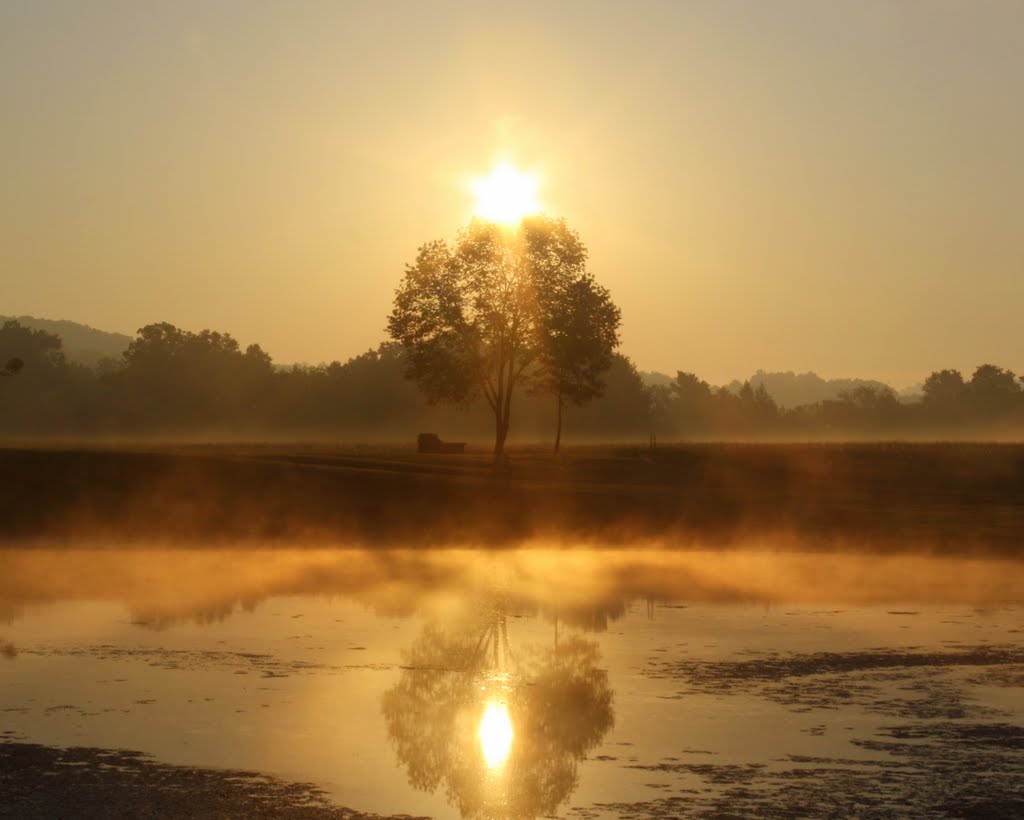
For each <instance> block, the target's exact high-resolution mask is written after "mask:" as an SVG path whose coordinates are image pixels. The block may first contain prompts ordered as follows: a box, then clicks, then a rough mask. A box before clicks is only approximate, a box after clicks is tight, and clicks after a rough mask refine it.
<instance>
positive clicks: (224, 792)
mask: <svg viewBox="0 0 1024 820" xmlns="http://www.w3.org/2000/svg"><path fill="white" fill-rule="evenodd" d="M0 794H2V795H3V800H2V803H0V817H18V818H24V820H28V819H29V818H50V817H81V818H121V817H136V818H150V817H151V818H163V817H194V818H223V817H250V818H271V817H273V818H284V820H383V818H381V817H380V815H375V814H361V813H359V812H357V811H353V810H351V809H347V808H342V807H340V806H335V805H333V804H331V803H330V802H329V801H328V800H327V799H326V798H325V797H324V795H323V793H322V792H321V791H319V790H318V789H317V788H315V787H314V786H311V785H308V784H305V783H287V782H284V781H281V780H277V779H275V778H272V777H269V776H267V775H263V774H258V773H256V772H245V771H235V770H230V769H223V770H222V769H202V768H191V767H187V766H170V765H167V764H165V763H159V762H157V761H155V760H153V759H152V758H150V757H147V756H146V755H143V754H140V753H139V752H132V751H124V750H121V749H90V748H81V747H75V748H69V749H59V748H52V747H49V746H39V745H36V744H32V743H15V742H11V741H4V742H0ZM402 817H404V818H406V820H412V818H407V817H406V816H405V815H402Z"/></svg>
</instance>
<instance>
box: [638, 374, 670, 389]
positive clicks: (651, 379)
mask: <svg viewBox="0 0 1024 820" xmlns="http://www.w3.org/2000/svg"><path fill="white" fill-rule="evenodd" d="M639 375H640V381H642V382H643V383H644V386H645V387H654V386H656V385H659V386H661V387H667V386H668V385H670V384H672V382H674V381H675V378H674V377H673V376H669V375H666V374H665V373H659V372H658V371H657V370H641V371H639Z"/></svg>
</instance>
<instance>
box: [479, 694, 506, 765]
mask: <svg viewBox="0 0 1024 820" xmlns="http://www.w3.org/2000/svg"><path fill="white" fill-rule="evenodd" d="M479 734H480V748H481V750H482V751H483V753H484V763H485V764H487V768H488V769H498V768H501V767H502V766H503V765H505V761H506V760H507V759H508V754H509V752H510V751H511V749H512V737H513V735H514V732H513V731H512V719H511V718H510V717H509V715H508V706H506V705H505V704H504V703H495V702H494V701H491V702H490V703H488V704H487V708H486V709H485V710H484V716H483V718H481V720H480V732H479Z"/></svg>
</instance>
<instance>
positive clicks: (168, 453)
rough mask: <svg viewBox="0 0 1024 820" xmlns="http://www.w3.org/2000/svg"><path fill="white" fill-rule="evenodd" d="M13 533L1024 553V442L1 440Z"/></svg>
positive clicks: (1, 471) (4, 507) (1, 481)
mask: <svg viewBox="0 0 1024 820" xmlns="http://www.w3.org/2000/svg"><path fill="white" fill-rule="evenodd" d="M0 538H2V539H4V540H7V541H24V540H32V539H47V540H52V539H67V540H74V541H80V540H89V541H96V540H106V539H116V540H117V541H118V543H121V544H123V543H125V542H128V541H146V540H158V541H161V542H182V543H189V544H194V543H196V542H214V541H252V542H277V541H283V540H287V541H289V542H292V543H294V542H297V541H303V540H307V541H310V542H317V543H325V542H335V541H337V542H349V543H352V542H358V543H363V544H367V543H370V544H372V543H381V544H388V545H396V546H418V545H424V546H429V545H441V544H445V545H446V544H458V545H473V546H486V545H512V544H517V543H522V542H524V541H529V540H531V539H544V540H549V541H553V542H556V543H560V542H565V543H576V542H587V541H590V542H601V543H629V542H631V541H637V540H656V541H664V542H665V543H667V544H673V545H675V544H688V543H727V542H729V541H732V540H739V539H750V538H757V539H779V540H780V541H785V542H786V543H787V544H790V545H791V544H793V543H800V542H808V543H810V544H812V545H813V546H815V547H816V548H820V547H822V546H828V545H829V544H832V543H837V544H838V543H840V542H842V543H847V542H852V543H855V544H857V545H861V546H870V545H878V546H881V547H885V546H887V545H892V544H896V545H898V546H899V547H901V548H918V547H923V548H927V549H934V550H941V551H960V550H963V549H971V548H975V547H981V548H984V549H986V550H989V551H993V552H999V553H1004V554H1007V553H1012V554H1016V553H1018V552H1019V551H1020V549H1021V545H1022V544H1024V445H1006V444H1003V445H993V444H849V445H837V444H821V445H735V444H706V445H688V446H674V447H661V448H657V449H647V448H634V447H604V448H592V449H581V450H576V451H573V452H572V453H571V454H569V455H567V456H564V457H561V458H556V457H553V456H552V455H551V454H550V453H546V452H541V451H529V450H522V451H515V450H513V451H512V452H511V453H510V454H509V457H508V459H507V460H505V461H504V462H502V463H496V462H495V461H494V459H493V458H492V457H491V456H490V455H489V454H485V453H480V454H467V455H455V456H428V455H419V454H416V453H414V452H411V451H409V450H401V449H398V448H395V449H392V450H387V449H375V450H369V449H367V450H356V449H342V448H332V447H327V446H281V445H252V446H238V445H209V446H202V447H199V446H196V447H188V448H186V447H161V448H155V447H154V448H105V449H103V448H95V447H89V448H86V447H82V448H13V447H8V448H6V449H0Z"/></svg>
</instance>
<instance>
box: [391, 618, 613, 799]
mask: <svg viewBox="0 0 1024 820" xmlns="http://www.w3.org/2000/svg"><path fill="white" fill-rule="evenodd" d="M599 662H600V652H599V649H598V646H597V644H596V643H595V642H594V641H592V640H589V639H586V638H583V637H581V636H578V635H572V636H569V637H568V638H566V637H562V638H561V639H558V638H555V639H554V640H553V642H552V644H551V645H550V646H536V645H530V646H523V647H518V648H517V650H516V651H515V652H513V651H512V649H511V647H510V645H509V639H508V630H507V622H506V613H505V606H504V603H503V602H502V601H500V600H498V601H496V602H495V601H491V602H489V603H488V604H487V605H485V606H481V607H479V609H478V611H477V613H476V614H475V615H473V616H470V617H462V618H458V619H456V620H453V621H451V622H446V623H443V624H442V623H431V624H428V625H427V626H426V627H425V628H424V630H423V632H422V633H421V634H420V636H419V637H418V638H417V639H416V641H415V642H414V643H413V644H412V645H411V646H410V647H409V648H408V649H407V650H406V651H405V652H404V653H403V671H402V675H401V678H400V679H399V681H398V683H397V684H395V686H393V687H392V688H391V689H389V690H388V691H387V692H385V693H384V698H383V706H382V708H383V712H384V718H385V720H386V721H387V726H388V735H389V737H390V738H391V742H392V744H393V745H394V748H395V752H396V754H397V756H398V759H399V760H400V761H401V762H402V764H403V765H404V766H405V768H406V771H407V772H408V776H409V783H410V784H411V785H412V786H414V787H415V788H417V789H421V790H423V791H428V792H433V791H435V790H436V789H437V788H438V787H439V786H441V785H442V784H443V785H444V789H445V794H446V797H447V799H448V802H449V803H450V804H451V805H453V806H457V807H458V809H459V812H460V813H461V814H462V816H463V817H495V818H513V817H514V818H532V817H538V816H541V815H546V814H551V813H552V812H554V811H555V810H556V809H557V807H558V806H559V805H560V804H561V803H562V802H564V801H565V800H566V799H568V797H569V795H571V794H572V792H573V790H574V789H575V787H576V784H577V781H578V773H577V764H578V761H580V760H582V759H583V757H584V756H585V755H586V754H587V752H589V751H590V750H591V749H593V748H594V747H595V746H597V744H598V743H600V742H601V739H602V738H603V737H604V735H605V733H606V732H607V731H608V730H609V729H610V728H611V727H612V724H613V723H614V714H613V710H612V691H611V689H609V688H608V674H607V672H606V671H605V670H603V669H599V668H598V663H599Z"/></svg>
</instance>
